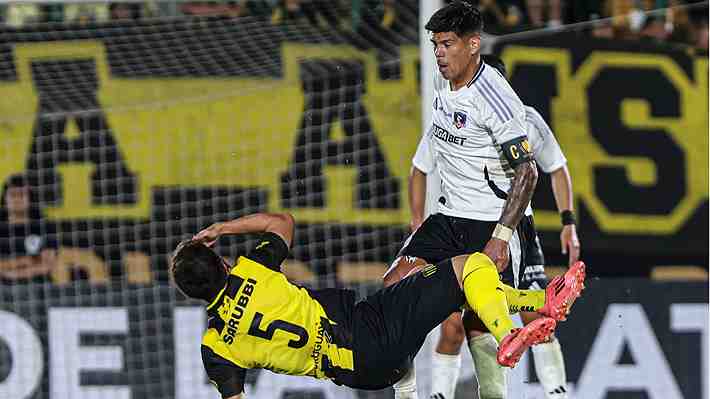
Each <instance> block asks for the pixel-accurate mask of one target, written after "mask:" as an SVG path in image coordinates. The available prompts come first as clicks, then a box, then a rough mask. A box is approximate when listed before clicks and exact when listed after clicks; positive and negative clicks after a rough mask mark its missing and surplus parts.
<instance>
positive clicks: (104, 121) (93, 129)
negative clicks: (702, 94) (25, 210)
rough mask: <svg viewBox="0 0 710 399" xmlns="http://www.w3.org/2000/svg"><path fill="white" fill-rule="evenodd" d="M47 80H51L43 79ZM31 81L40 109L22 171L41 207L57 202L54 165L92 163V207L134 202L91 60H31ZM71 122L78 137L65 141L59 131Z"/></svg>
mask: <svg viewBox="0 0 710 399" xmlns="http://www.w3.org/2000/svg"><path fill="white" fill-rule="evenodd" d="M48 76H51V77H52V78H51V79H47V77H48ZM32 77H33V81H34V84H35V87H36V90H37V92H38V94H39V106H38V109H37V119H36V121H35V125H34V139H33V142H32V148H31V150H30V152H29V155H28V158H27V173H28V175H29V176H30V177H32V178H33V179H34V181H33V184H34V185H37V187H38V188H39V189H40V190H41V192H40V200H41V201H42V202H44V203H58V202H60V201H61V198H62V195H63V193H61V177H60V175H59V174H58V173H57V172H56V168H57V167H58V166H60V165H61V164H63V163H91V164H94V165H95V170H94V173H93V175H92V176H91V193H92V202H93V203H94V204H97V205H101V204H107V205H109V204H134V203H135V202H136V200H137V197H136V186H137V181H136V176H135V175H134V174H133V173H131V172H130V171H129V170H128V166H127V165H126V163H125V160H124V157H123V154H122V153H121V150H120V149H119V147H118V144H117V143H116V140H115V139H114V137H113V133H112V132H111V127H110V126H109V124H108V118H107V117H106V114H105V113H104V111H103V109H102V108H101V104H100V103H99V100H98V96H97V93H96V92H97V90H98V79H97V74H96V65H95V64H94V61H93V60H55V61H38V62H33V63H32ZM87 110H90V111H87ZM72 118H73V119H74V121H75V122H76V125H77V128H78V130H79V132H80V134H79V137H77V138H74V139H68V138H67V137H65V136H64V132H65V131H66V129H67V126H68V124H69V123H70V122H71V121H72Z"/></svg>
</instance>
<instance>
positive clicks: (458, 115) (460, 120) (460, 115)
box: [454, 111, 466, 129]
mask: <svg viewBox="0 0 710 399" xmlns="http://www.w3.org/2000/svg"><path fill="white" fill-rule="evenodd" d="M454 126H456V129H461V128H462V127H464V126H466V114H465V113H464V112H461V111H456V112H454Z"/></svg>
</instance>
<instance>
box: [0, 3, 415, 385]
mask: <svg viewBox="0 0 710 399" xmlns="http://www.w3.org/2000/svg"><path fill="white" fill-rule="evenodd" d="M11 6H12V5H11ZM407 7H409V6H407ZM402 10H403V11H405V12H407V10H409V11H408V12H409V17H410V18H415V16H416V13H415V10H413V9H408V8H406V7H404V8H402ZM336 11H337V13H340V14H342V13H343V12H350V10H349V9H345V10H338V9H336ZM323 15H325V14H323V13H320V14H319V16H318V18H320V19H319V20H318V21H316V25H314V24H313V22H312V21H309V20H308V19H307V18H302V19H294V20H288V19H284V20H282V21H272V20H270V19H268V18H259V17H245V18H240V19H225V18H199V19H193V18H188V17H179V18H156V19H147V20H140V21H113V22H111V21H109V22H105V23H95V22H94V23H92V22H88V23H69V24H26V25H24V26H22V27H19V28H16V27H4V28H2V29H3V30H2V33H0V53H1V54H2V59H1V60H0V86H2V92H3V93H4V94H5V95H4V96H3V99H2V100H0V115H2V117H0V118H1V119H2V123H0V125H2V127H0V132H1V133H0V134H2V136H3V142H2V153H3V162H2V164H1V165H0V180H2V181H3V182H6V186H7V187H6V189H5V190H4V192H3V198H4V199H7V201H6V204H5V205H6V206H5V210H6V212H5V213H4V217H5V220H3V226H2V227H3V229H4V231H3V232H2V245H3V246H2V248H1V249H2V267H1V268H0V270H1V271H2V275H3V285H2V290H0V291H1V294H2V295H3V302H2V307H3V311H4V313H3V314H5V315H7V317H8V318H10V320H11V322H9V323H7V324H6V325H4V326H3V327H0V332H1V333H2V340H0V342H4V343H5V346H1V347H2V348H3V349H5V350H3V351H2V355H3V357H2V359H3V361H2V362H0V364H2V370H1V371H2V372H4V373H5V374H4V375H7V378H5V379H4V381H3V382H2V383H0V396H2V397H37V398H45V397H52V398H79V397H99V396H100V397H103V398H172V397H185V398H187V397H190V398H197V397H215V395H216V394H217V392H216V391H215V390H214V389H213V388H212V387H211V386H210V385H209V384H207V382H206V379H205V376H204V372H203V371H202V366H201V363H200V354H199V340H200V335H201V333H202V331H201V330H202V327H201V326H202V325H203V318H204V314H203V313H204V312H202V311H201V310H200V309H199V307H198V308H195V307H193V306H183V305H195V304H190V303H187V302H184V301H183V298H177V297H176V293H175V292H174V291H173V290H172V289H171V288H170V286H169V281H168V274H167V255H168V254H169V253H170V251H171V250H172V249H173V248H174V247H175V245H176V244H177V243H178V242H179V241H180V240H182V239H185V238H186V237H189V236H190V235H191V234H194V233H195V232H196V231H198V230H199V229H201V228H203V227H206V226H208V225H209V224H211V223H213V222H215V221H218V220H225V219H232V218H236V217H238V216H240V215H244V214H248V213H253V212H258V211H266V210H269V211H289V212H292V213H293V214H294V215H295V216H296V218H297V221H298V223H299V224H298V229H297V234H296V242H295V244H294V248H293V252H292V253H293V257H292V259H289V261H287V265H285V266H284V270H285V271H286V273H287V274H288V275H289V276H290V277H292V278H293V279H294V280H296V281H299V282H300V283H303V284H308V285H310V286H314V287H325V286H336V285H343V284H346V285H352V284H359V283H363V282H364V283H373V282H377V281H379V278H380V277H381V274H382V272H383V271H384V268H385V264H386V262H387V261H388V260H389V258H390V257H391V256H392V255H393V254H394V253H395V251H396V250H397V248H398V245H399V243H400V242H401V240H402V238H403V237H404V233H405V227H404V226H405V225H406V221H407V218H408V216H407V214H408V212H407V210H406V209H407V208H406V200H405V198H406V191H405V190H406V184H405V181H406V180H405V177H406V173H407V172H406V171H407V169H408V163H409V158H410V156H411V153H413V151H414V146H415V145H416V137H417V135H418V131H419V129H418V125H419V121H418V116H417V110H418V104H417V97H416V93H417V82H416V63H415V62H416V60H415V59H414V58H413V57H411V56H410V57H409V58H408V59H409V61H410V64H409V65H406V66H401V65H400V64H399V53H400V46H405V47H406V46H409V47H411V49H409V50H407V49H406V48H405V50H404V51H410V52H412V54H414V52H415V51H416V43H415V41H416V37H415V36H412V31H411V29H410V30H407V29H405V30H403V31H402V30H397V29H395V28H393V29H391V30H384V29H383V28H379V27H374V28H370V27H369V25H368V23H367V18H368V15H367V14H365V15H361V19H362V20H363V21H365V22H362V23H361V27H360V28H358V29H357V32H360V33H362V34H359V33H356V32H353V31H352V30H348V31H345V30H341V31H337V30H334V29H333V27H332V26H330V25H329V24H328V23H325V24H324V26H319V25H318V23H319V21H321V20H322V19H323ZM338 15H339V14H338ZM326 16H327V15H326ZM282 18H283V16H282ZM321 22H322V21H321ZM326 22H327V21H326ZM363 27H364V28H363ZM378 32H380V33H378ZM374 38H376V39H377V43H376V45H375V44H373V39H374ZM405 74H406V78H403V75H405ZM412 94H415V96H412ZM4 203H5V201H4ZM253 238H254V237H236V238H227V239H224V240H222V241H221V242H220V243H219V246H218V251H219V252H220V253H221V254H222V255H224V256H225V257H229V258H234V257H235V256H236V255H237V254H239V253H244V252H245V251H246V250H247V249H248V248H249V246H250V244H252V243H253V241H252V239H253ZM366 291H367V287H366V286H364V287H363V288H362V290H361V292H363V293H364V292H366ZM176 305H179V306H176ZM27 323H28V324H27ZM174 326H177V328H174ZM192 327H195V328H192ZM266 374H268V375H270V377H263V376H264V375H266ZM280 381H281V380H279V379H278V378H277V377H274V376H272V375H271V374H270V373H266V372H265V373H259V372H254V373H251V374H250V380H249V381H248V382H249V384H248V385H249V386H248V392H249V393H250V394H256V392H261V395H267V392H271V393H270V394H268V395H272V396H264V397H303V392H306V393H309V392H310V393H312V394H313V395H312V396H310V397H314V398H319V397H323V395H324V393H319V392H320V389H321V387H322V386H323V384H320V385H315V386H312V385H309V384H312V383H310V382H307V383H302V384H301V385H299V383H295V384H296V385H294V382H292V381H291V380H287V381H286V382H280ZM297 381H300V379H299V380H297ZM279 384H281V385H282V386H281V388H279V386H280V385H279ZM303 384H305V386H303ZM279 389H280V390H282V391H283V393H282V394H280V393H278V390H279ZM332 389H336V388H332ZM325 392H326V393H325V394H326V395H327V397H332V395H333V394H332V393H328V392H329V391H327V390H326V391H325ZM257 395H258V394H257ZM294 395H295V396H294ZM299 395H300V396H299ZM257 397H259V396H257Z"/></svg>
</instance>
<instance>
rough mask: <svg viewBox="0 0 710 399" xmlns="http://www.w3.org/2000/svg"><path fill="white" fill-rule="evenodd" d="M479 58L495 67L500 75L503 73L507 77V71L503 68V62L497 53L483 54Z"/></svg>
mask: <svg viewBox="0 0 710 399" xmlns="http://www.w3.org/2000/svg"><path fill="white" fill-rule="evenodd" d="M481 59H482V60H483V62H485V63H486V64H488V65H490V66H492V67H493V68H495V69H496V70H497V71H498V72H500V74H501V75H503V77H504V78H506V79H507V76H508V74H507V72H508V71H507V70H506V68H505V63H504V62H503V60H501V59H500V58H499V57H498V56H497V55H493V54H485V55H482V56H481Z"/></svg>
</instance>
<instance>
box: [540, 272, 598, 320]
mask: <svg viewBox="0 0 710 399" xmlns="http://www.w3.org/2000/svg"><path fill="white" fill-rule="evenodd" d="M585 269H586V266H585V265H584V262H581V261H578V262H575V263H574V264H573V265H572V266H571V267H570V268H569V270H567V272H566V273H565V274H564V275H562V276H557V277H555V278H553V279H552V281H550V283H549V284H548V285H547V288H546V289H545V305H544V306H543V307H542V308H541V309H540V310H538V311H537V312H538V313H540V314H541V315H543V316H547V317H552V318H553V319H555V320H557V321H562V320H566V319H567V315H568V314H569V311H570V308H571V307H572V304H573V303H574V301H575V300H577V298H579V296H580V295H581V294H582V290H583V289H584V278H585V277H586V272H585Z"/></svg>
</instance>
